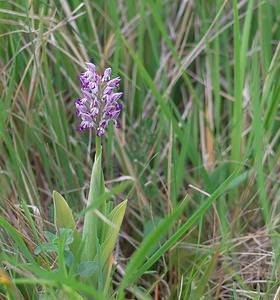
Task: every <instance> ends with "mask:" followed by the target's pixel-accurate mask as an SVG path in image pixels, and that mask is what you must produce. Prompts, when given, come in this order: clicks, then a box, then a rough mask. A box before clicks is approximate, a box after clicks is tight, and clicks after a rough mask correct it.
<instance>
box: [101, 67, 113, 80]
mask: <svg viewBox="0 0 280 300" xmlns="http://www.w3.org/2000/svg"><path fill="white" fill-rule="evenodd" d="M111 73H112V69H111V68H107V69H105V71H104V74H103V76H102V81H109V80H110V75H111Z"/></svg>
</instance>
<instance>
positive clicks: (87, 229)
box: [82, 153, 105, 261]
mask: <svg viewBox="0 0 280 300" xmlns="http://www.w3.org/2000/svg"><path fill="white" fill-rule="evenodd" d="M101 156H102V155H101V153H100V154H99V156H98V158H97V159H96V160H95V161H94V164H93V168H92V173H91V179H90V188H89V195H88V202H87V207H89V206H90V207H92V206H93V205H94V202H95V201H96V199H98V198H99V197H100V195H102V194H103V193H104V190H105V187H104V179H103V173H102V168H101ZM104 206H105V203H103V204H101V206H100V211H101V213H102V212H104ZM97 221H98V220H97V216H96V214H95V213H94V210H93V209H92V210H87V212H86V214H85V221H84V228H83V238H82V242H83V251H82V260H83V261H92V260H94V257H95V255H96V245H95V241H96V237H97V236H98V233H99V232H101V226H102V223H100V224H101V225H100V224H98V222H97Z"/></svg>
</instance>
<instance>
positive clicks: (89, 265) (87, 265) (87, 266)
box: [77, 261, 97, 277]
mask: <svg viewBox="0 0 280 300" xmlns="http://www.w3.org/2000/svg"><path fill="white" fill-rule="evenodd" d="M96 270H97V263H96V262H95V261H83V262H81V263H80V264H79V265H78V266H77V275H79V276H81V277H90V276H92V275H93V273H94V272H95V271H96Z"/></svg>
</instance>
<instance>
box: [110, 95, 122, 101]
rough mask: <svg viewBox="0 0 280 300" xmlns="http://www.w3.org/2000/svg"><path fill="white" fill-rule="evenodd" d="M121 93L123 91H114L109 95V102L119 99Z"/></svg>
mask: <svg viewBox="0 0 280 300" xmlns="http://www.w3.org/2000/svg"><path fill="white" fill-rule="evenodd" d="M122 95H123V93H114V94H112V95H111V96H110V99H109V101H110V103H112V102H115V101H117V100H119V99H120V98H121V96H122Z"/></svg>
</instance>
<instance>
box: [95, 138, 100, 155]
mask: <svg viewBox="0 0 280 300" xmlns="http://www.w3.org/2000/svg"><path fill="white" fill-rule="evenodd" d="M100 153H101V137H100V136H96V138H95V160H97V158H98V156H99V155H100Z"/></svg>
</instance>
